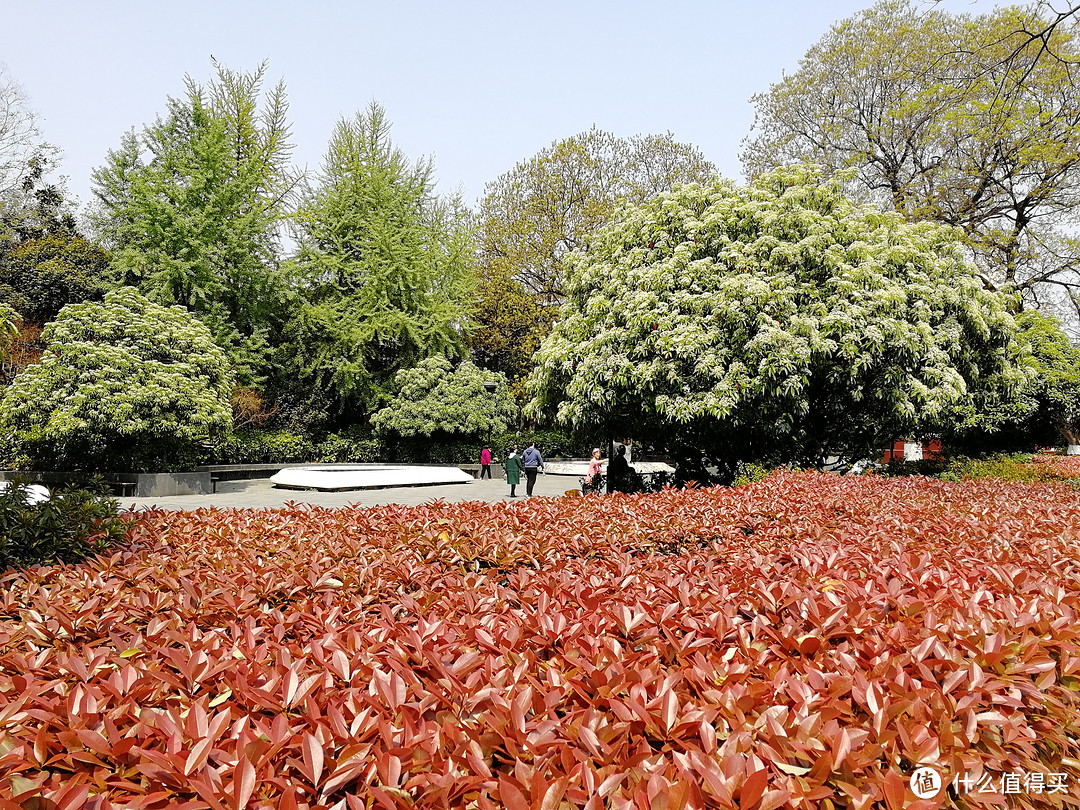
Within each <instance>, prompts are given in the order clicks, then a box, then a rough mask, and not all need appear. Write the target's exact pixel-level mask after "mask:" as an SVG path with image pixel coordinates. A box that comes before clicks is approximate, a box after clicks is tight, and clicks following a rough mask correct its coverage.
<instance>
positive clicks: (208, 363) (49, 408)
mask: <svg viewBox="0 0 1080 810" xmlns="http://www.w3.org/2000/svg"><path fill="white" fill-rule="evenodd" d="M42 340H43V341H44V343H45V354H44V355H43V356H42V358H41V361H40V362H39V363H36V364H34V365H31V366H29V367H27V368H26V369H25V370H24V371H23V372H22V373H20V374H19V375H18V376H17V377H16V378H15V380H14V382H13V383H12V384H11V386H10V387H9V388H8V389H7V390H6V392H5V393H4V396H3V399H2V400H0V431H2V432H4V433H5V434H7V435H9V436H13V437H14V444H15V448H14V449H15V452H16V454H17V455H21V457H22V458H23V459H24V463H28V464H33V465H34V466H39V465H42V464H44V465H47V467H46V468H47V469H48V468H59V469H63V468H77V469H83V468H92V469H124V468H127V469H149V468H153V467H161V466H167V465H169V464H175V463H183V462H189V461H191V460H193V457H194V454H195V453H197V452H198V445H199V443H200V442H202V441H205V440H207V439H209V438H210V437H212V436H213V435H214V434H216V433H218V432H220V431H223V430H226V429H228V427H229V426H230V424H231V420H232V414H231V410H230V407H229V394H230V392H231V390H232V386H233V373H232V370H231V369H230V367H229V363H228V360H227V358H226V356H225V353H224V351H223V350H222V349H220V348H218V346H216V345H215V344H214V340H213V337H212V335H211V333H210V330H209V329H208V328H207V327H206V326H204V325H203V324H202V323H201V322H200V321H199V320H198V319H196V318H195V316H194V315H192V314H190V313H189V312H188V311H187V310H185V309H183V308H181V307H169V308H165V307H162V306H158V305H157V304H152V303H150V302H149V301H148V300H146V299H145V298H143V297H142V296H141V295H140V294H139V293H138V292H136V291H135V290H134V289H132V288H130V287H126V288H122V289H120V290H117V291H115V292H111V293H108V294H106V296H105V301H104V303H88V304H71V305H68V306H66V307H64V309H62V310H61V311H60V314H59V316H57V318H56V320H55V321H53V322H52V323H50V324H49V325H48V326H47V327H46V328H45V330H44V332H42Z"/></svg>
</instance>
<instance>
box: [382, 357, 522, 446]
mask: <svg viewBox="0 0 1080 810" xmlns="http://www.w3.org/2000/svg"><path fill="white" fill-rule="evenodd" d="M394 386H395V387H396V389H397V392H396V393H395V394H394V397H393V399H391V400H390V403H389V404H388V405H387V406H386V407H385V408H383V409H382V410H380V411H378V412H376V413H375V415H374V416H372V417H371V424H372V426H373V427H374V428H375V429H376V430H377V431H378V432H380V433H383V434H387V433H394V434H397V435H398V436H404V437H409V436H431V435H432V434H435V433H447V434H451V433H454V434H460V435H464V436H490V435H492V434H496V433H503V432H504V431H506V430H507V428H509V426H510V425H511V424H512V423H513V421H514V418H515V417H516V416H517V408H516V406H515V405H514V401H513V399H512V398H511V396H510V390H509V387H508V385H507V381H506V377H504V376H503V375H502V374H498V373H495V372H491V371H482V370H481V369H479V368H477V367H476V366H475V365H473V364H472V363H470V362H469V361H467V360H466V361H465V362H463V363H461V364H460V365H458V367H457V368H454V367H453V366H452V365H451V364H450V361H449V360H447V359H446V358H445V357H429V358H427V359H426V360H423V361H421V362H420V364H419V365H417V366H415V367H414V368H409V369H403V370H401V371H399V372H398V373H397V374H396V375H395V376H394ZM488 386H490V387H491V388H492V390H491V391H488V390H487V388H488Z"/></svg>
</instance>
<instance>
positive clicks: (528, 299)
mask: <svg viewBox="0 0 1080 810" xmlns="http://www.w3.org/2000/svg"><path fill="white" fill-rule="evenodd" d="M477 273H478V279H479V285H478V291H479V296H478V301H477V309H476V320H477V323H478V324H479V326H478V327H477V329H476V331H475V332H473V334H472V336H471V338H470V340H469V345H470V348H471V350H472V356H473V358H474V359H475V360H476V363H477V365H479V366H480V367H481V368H485V369H489V370H491V371H496V372H499V373H500V374H504V375H506V377H507V379H509V380H510V381H511V390H512V391H514V392H515V393H521V388H522V385H521V383H522V381H524V379H525V378H526V377H527V376H528V374H529V372H530V371H531V370H532V356H533V354H535V352H536V350H537V349H538V348H540V342H541V341H542V340H543V338H544V335H546V334H547V332H548V329H549V328H550V325H551V321H552V320H553V318H554V314H555V311H556V308H555V307H553V306H549V305H544V304H542V303H541V302H540V300H539V299H538V298H537V296H536V295H534V294H533V293H531V292H529V291H528V290H527V289H526V288H525V286H524V285H523V284H522V283H521V282H520V281H518V280H517V279H515V278H514V277H513V271H512V270H511V269H510V268H509V267H507V266H505V265H500V264H494V265H493V264H485V265H481V266H480V267H479V268H478V271H477Z"/></svg>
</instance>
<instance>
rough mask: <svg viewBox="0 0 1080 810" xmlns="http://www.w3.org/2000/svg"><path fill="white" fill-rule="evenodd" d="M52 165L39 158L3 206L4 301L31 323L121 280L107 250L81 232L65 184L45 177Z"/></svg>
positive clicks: (0, 296) (0, 263)
mask: <svg viewBox="0 0 1080 810" xmlns="http://www.w3.org/2000/svg"><path fill="white" fill-rule="evenodd" d="M47 169H48V162H47V161H46V160H44V159H35V160H34V161H33V165H32V166H30V167H29V168H28V171H27V172H26V174H25V175H24V177H23V179H22V182H21V183H20V186H19V188H18V189H17V190H15V191H13V192H12V193H11V194H9V195H8V198H7V200H8V204H7V205H5V206H4V207H3V209H2V210H0V233H3V238H0V301H4V302H6V303H7V304H9V305H10V306H12V307H14V308H15V310H16V311H17V312H18V313H19V315H20V316H21V317H22V319H23V320H24V321H25V322H26V324H27V325H28V326H31V327H40V326H44V325H45V323H46V322H48V321H51V320H52V319H53V318H55V317H56V315H57V313H58V312H59V311H60V310H61V309H62V308H63V307H64V306H65V305H66V304H77V303H82V302H83V301H91V300H101V298H102V296H104V294H105V292H106V291H107V290H109V289H113V288H114V287H115V286H116V283H115V274H114V273H113V271H112V267H111V264H110V261H109V258H110V257H109V253H108V251H106V250H105V249H104V248H102V247H100V246H98V245H94V244H92V243H90V242H89V241H87V240H86V239H85V238H84V237H83V236H82V235H81V234H80V233H79V230H78V227H77V225H76V222H75V215H74V212H73V210H72V206H71V204H70V203H69V202H68V200H67V199H66V197H65V190H64V188H63V186H61V185H58V184H54V183H49V182H47V181H46V179H45V174H46V170H47Z"/></svg>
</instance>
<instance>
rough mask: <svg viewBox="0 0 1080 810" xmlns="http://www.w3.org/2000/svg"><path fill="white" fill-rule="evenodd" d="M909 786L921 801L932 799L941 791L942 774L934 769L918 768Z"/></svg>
mask: <svg viewBox="0 0 1080 810" xmlns="http://www.w3.org/2000/svg"><path fill="white" fill-rule="evenodd" d="M908 784H909V785H911V792H912V793H914V794H915V795H916V796H918V797H919V798H920V799H932V798H933V797H934V796H937V795H938V792H939V791H940V790H941V774H940V773H938V772H937V771H936V770H935V769H934V768H927V767H923V768H917V769H916V770H915V772H914V773H913V774H911V779H910V780H909V782H908Z"/></svg>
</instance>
